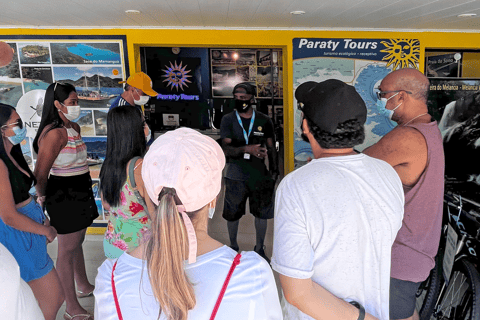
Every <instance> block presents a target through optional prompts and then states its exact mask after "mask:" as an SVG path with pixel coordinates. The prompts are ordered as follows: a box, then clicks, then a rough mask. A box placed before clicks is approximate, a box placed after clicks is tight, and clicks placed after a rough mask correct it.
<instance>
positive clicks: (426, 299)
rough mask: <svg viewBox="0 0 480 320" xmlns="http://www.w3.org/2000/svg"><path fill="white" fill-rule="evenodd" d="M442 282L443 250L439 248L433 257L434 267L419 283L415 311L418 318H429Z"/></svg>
mask: <svg viewBox="0 0 480 320" xmlns="http://www.w3.org/2000/svg"><path fill="white" fill-rule="evenodd" d="M443 282H444V279H443V250H442V249H440V250H438V254H437V256H436V257H435V267H433V269H432V270H431V271H430V275H429V276H428V278H427V279H426V280H425V281H424V282H423V283H422V284H421V285H420V287H419V288H418V290H417V293H416V297H417V311H418V315H419V317H420V320H430V318H431V316H432V314H433V311H434V310H435V304H436V303H437V300H438V295H439V294H440V288H441V287H442V284H443ZM423 293H425V294H423Z"/></svg>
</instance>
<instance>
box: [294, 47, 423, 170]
mask: <svg viewBox="0 0 480 320" xmlns="http://www.w3.org/2000/svg"><path fill="white" fill-rule="evenodd" d="M419 59H420V42H419V40H416V39H332V38H326V39H318V38H295V39H293V86H294V88H293V89H294V91H295V90H296V88H297V87H298V86H299V85H300V84H302V83H304V82H307V81H316V82H321V81H325V80H328V79H338V80H341V81H344V82H345V83H347V84H349V85H352V86H354V87H355V89H356V90H357V92H358V93H359V94H360V96H361V97H362V98H363V100H364V101H365V104H366V105H367V109H368V115H367V121H366V123H365V135H366V137H365V141H364V143H363V144H362V145H360V146H357V147H356V149H357V150H359V151H361V150H363V149H365V148H366V147H368V146H370V145H372V144H374V143H375V142H377V141H378V140H379V139H380V138H381V137H383V136H384V135H385V134H386V133H388V132H389V131H390V130H392V129H393V128H394V126H395V125H396V124H395V123H394V122H392V121H390V120H388V119H387V118H385V117H384V116H382V115H380V114H379V113H378V111H377V110H376V107H375V106H376V101H377V98H376V91H378V90H377V89H376V88H377V87H378V86H379V85H380V82H381V80H382V79H383V78H384V77H385V76H386V75H387V74H388V73H390V72H391V71H393V70H396V69H399V68H407V67H409V68H416V69H418V62H419ZM293 96H294V97H295V93H293ZM293 106H294V137H293V138H294V163H295V168H298V167H300V166H302V165H304V164H306V163H307V161H308V159H309V158H313V154H312V151H311V148H310V144H309V143H307V142H305V141H303V139H302V137H301V133H302V131H301V127H300V124H301V119H302V116H301V111H300V110H298V108H297V101H296V99H295V98H294V103H293Z"/></svg>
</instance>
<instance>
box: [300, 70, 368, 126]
mask: <svg viewBox="0 0 480 320" xmlns="http://www.w3.org/2000/svg"><path fill="white" fill-rule="evenodd" d="M295 98H296V99H297V101H298V102H299V103H300V109H301V110H302V111H303V114H304V115H305V116H306V117H307V118H308V119H309V120H310V121H312V122H313V123H315V125H317V126H318V127H319V128H320V129H321V130H323V131H326V132H329V133H334V132H335V130H336V129H337V126H338V124H339V123H342V122H345V121H347V120H352V119H357V120H358V121H359V122H360V123H361V124H364V123H365V121H366V119H367V107H366V105H365V102H364V101H363V99H362V97H361V96H360V95H359V94H358V92H357V90H356V89H355V88H354V87H352V86H350V85H348V84H346V83H345V82H343V81H340V80H336V79H329V80H325V81H322V82H315V81H308V82H304V83H302V84H301V85H300V86H298V88H297V90H296V91H295Z"/></svg>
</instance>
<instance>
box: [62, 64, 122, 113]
mask: <svg viewBox="0 0 480 320" xmlns="http://www.w3.org/2000/svg"><path fill="white" fill-rule="evenodd" d="M53 74H54V77H55V81H59V82H62V83H70V84H72V85H74V86H75V89H76V90H77V94H78V103H79V105H80V106H81V107H83V108H108V107H109V106H110V103H111V100H112V99H114V98H116V97H117V96H118V95H120V94H121V93H122V92H123V88H122V85H121V84H120V83H119V82H120V81H122V80H123V75H122V70H121V69H120V68H117V67H94V66H76V67H70V66H69V67H63V66H62V67H53Z"/></svg>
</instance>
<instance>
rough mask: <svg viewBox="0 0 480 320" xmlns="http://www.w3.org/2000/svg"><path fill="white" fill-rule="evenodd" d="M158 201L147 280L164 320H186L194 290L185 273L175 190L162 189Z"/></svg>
mask: <svg viewBox="0 0 480 320" xmlns="http://www.w3.org/2000/svg"><path fill="white" fill-rule="evenodd" d="M158 198H159V205H158V207H157V209H156V212H155V215H154V217H152V224H151V229H152V235H151V237H150V240H149V242H148V245H147V249H146V257H147V267H148V276H149V278H150V283H151V285H152V290H153V294H154V296H155V298H156V300H157V302H158V303H159V304H160V307H161V310H163V312H164V313H165V315H166V316H167V319H168V320H186V319H187V317H188V311H189V310H191V309H193V308H194V307H195V304H196V300H195V292H194V291H193V286H192V284H191V283H190V281H189V280H188V278H187V275H186V274H185V270H184V258H185V256H186V255H187V253H188V238H187V232H186V229H185V226H184V223H183V220H182V218H181V217H180V213H179V212H178V209H177V204H176V202H175V200H176V192H175V189H171V188H163V190H162V192H161V193H160V195H159V197H158ZM159 317H160V315H159Z"/></svg>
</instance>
